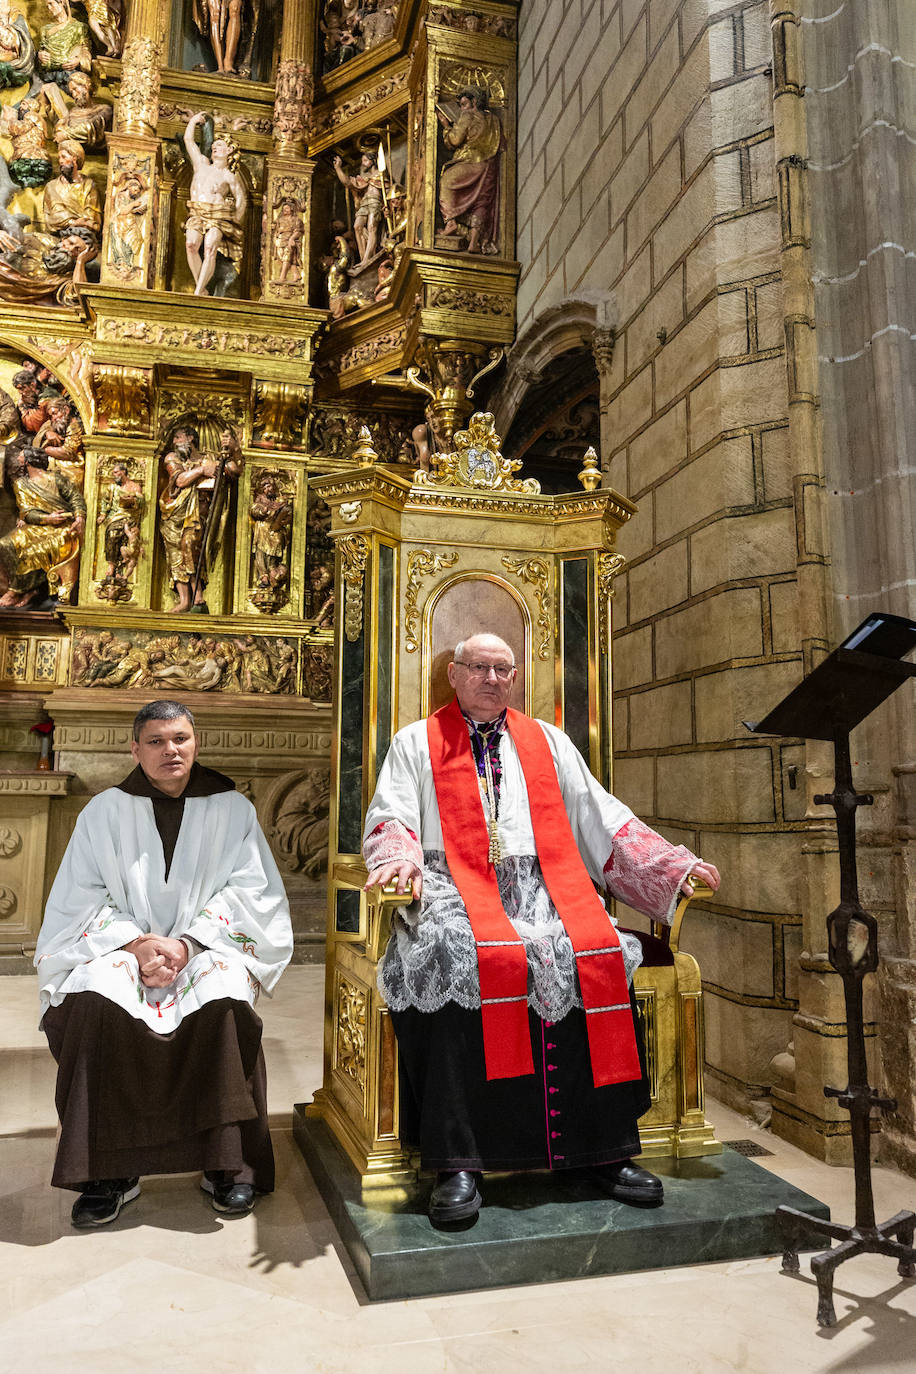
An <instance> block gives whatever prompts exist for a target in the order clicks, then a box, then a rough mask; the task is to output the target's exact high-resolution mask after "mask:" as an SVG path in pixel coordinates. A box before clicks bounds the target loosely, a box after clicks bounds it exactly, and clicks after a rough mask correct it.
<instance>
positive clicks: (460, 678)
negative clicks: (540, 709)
mask: <svg viewBox="0 0 916 1374" xmlns="http://www.w3.org/2000/svg"><path fill="white" fill-rule="evenodd" d="M515 675H516V668H515V655H514V654H513V652H512V650H511V648H510V647H509V645H508V644H507V643H506V641H505V640H504V639H500V637H499V635H490V634H479V635H471V637H470V638H469V639H462V640H461V641H460V642H459V643H458V644H457V645H456V646H455V657H454V659H453V660H452V662H451V663H450V664H449V665H448V680H449V682H450V683H451V685H452V686H453V687H454V689H455V695H456V696H457V698H458V705H459V706H460V707H461V709H462V710H463V711H466V712H467V714H468V715H469V716H470V717H471V719H472V720H477V721H488V720H493V718H494V717H495V716H498V715H499V713H500V712H501V711H502V709H503V707H504V706H507V705H508V703H509V698H510V696H511V695H512V688H513V686H514V685H515Z"/></svg>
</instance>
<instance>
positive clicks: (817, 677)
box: [744, 613, 916, 740]
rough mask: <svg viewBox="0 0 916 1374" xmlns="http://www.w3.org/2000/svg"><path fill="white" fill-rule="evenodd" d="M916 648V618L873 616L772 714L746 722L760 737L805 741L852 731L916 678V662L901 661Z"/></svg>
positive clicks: (794, 688)
mask: <svg viewBox="0 0 916 1374" xmlns="http://www.w3.org/2000/svg"><path fill="white" fill-rule="evenodd" d="M912 649H916V621H914V620H907V619H906V618H905V617H904V616H901V615H885V614H883V613H882V614H876V615H870V616H869V617H868V618H867V619H866V620H863V621H862V624H861V625H860V626H859V627H858V629H857V630H854V631H853V633H852V634H851V635H849V637H848V638H847V639H844V641H843V643H842V644H841V645H840V646H839V648H837V649H834V651H833V653H832V654H829V655H828V656H827V658H825V659H824V661H823V663H819V664H818V666H817V667H816V668H815V669H814V671H813V672H811V673H809V674H808V676H807V677H806V678H805V679H804V681H803V682H800V683H799V684H798V686H797V687H793V689H792V691H791V692H790V693H789V695H788V696H787V697H784V698H783V700H782V701H781V702H780V703H779V705H778V706H774V708H773V710H772V711H770V713H769V715H767V716H764V718H763V720H760V721H758V722H757V724H756V725H754V724H752V723H751V722H750V721H745V722H744V724H745V725H746V726H747V728H748V729H749V730H753V731H754V733H755V734H758V735H798V736H799V737H800V738H802V739H829V740H832V739H834V737H835V736H836V733H837V731H838V730H843V731H845V732H846V733H848V732H849V731H850V730H852V729H853V728H854V727H855V726H856V725H858V724H859V722H860V721H862V720H864V719H865V717H866V716H870V715H871V713H872V711H874V709H875V707H876V706H880V705H881V702H882V701H884V700H885V698H887V697H889V696H890V695H891V693H892V692H895V691H896V690H897V688H898V687H899V686H901V684H902V683H904V682H905V681H906V679H907V678H909V677H914V676H916V664H914V663H902V662H901V661H900V660H901V659H902V657H903V655H904V654H908V653H909V652H910V651H911V650H912Z"/></svg>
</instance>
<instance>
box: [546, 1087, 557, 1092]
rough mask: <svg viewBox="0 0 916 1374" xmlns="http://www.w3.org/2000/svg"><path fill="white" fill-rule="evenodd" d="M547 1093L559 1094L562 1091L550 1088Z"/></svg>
mask: <svg viewBox="0 0 916 1374" xmlns="http://www.w3.org/2000/svg"><path fill="white" fill-rule="evenodd" d="M547 1091H548V1092H549V1093H558V1092H559V1091H560V1089H559V1088H548V1089H547Z"/></svg>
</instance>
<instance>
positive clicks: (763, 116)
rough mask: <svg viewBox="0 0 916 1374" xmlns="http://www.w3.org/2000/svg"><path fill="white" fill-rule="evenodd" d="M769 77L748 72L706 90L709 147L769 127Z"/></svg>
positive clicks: (750, 135)
mask: <svg viewBox="0 0 916 1374" xmlns="http://www.w3.org/2000/svg"><path fill="white" fill-rule="evenodd" d="M771 90H772V88H771V86H770V81H769V78H768V77H766V76H764V75H759V76H748V77H745V79H744V80H743V81H734V82H732V83H731V84H730V85H728V86H719V87H717V88H716V89H715V90H713V91H711V92H710V96H709V105H710V110H711V113H712V147H713V148H719V147H722V145H723V144H727V143H734V142H735V141H736V140H737V139H739V138H753V137H754V135H755V134H759V133H762V132H763V131H764V130H765V129H771V128H772V127H773V99H772V94H771Z"/></svg>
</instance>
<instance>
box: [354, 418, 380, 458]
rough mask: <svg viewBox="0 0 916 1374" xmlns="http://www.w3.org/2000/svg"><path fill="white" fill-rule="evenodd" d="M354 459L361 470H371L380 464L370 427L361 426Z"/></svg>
mask: <svg viewBox="0 0 916 1374" xmlns="http://www.w3.org/2000/svg"><path fill="white" fill-rule="evenodd" d="M353 457H354V459H355V461H356V462H357V463H358V464H359V466H360V467H361V468H371V467H372V466H373V465H374V464H375V463H377V462H378V454H377V453H376V451H375V448H374V447H373V444H372V433H371V431H370V429H369V426H368V425H360V427H359V438H358V439H357V441H356V446H355V448H354V449H353Z"/></svg>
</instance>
